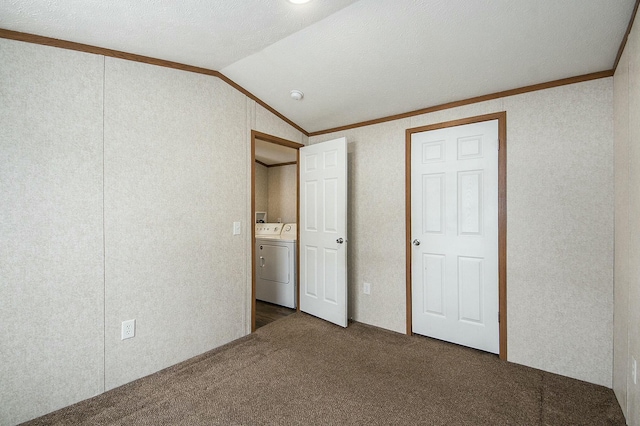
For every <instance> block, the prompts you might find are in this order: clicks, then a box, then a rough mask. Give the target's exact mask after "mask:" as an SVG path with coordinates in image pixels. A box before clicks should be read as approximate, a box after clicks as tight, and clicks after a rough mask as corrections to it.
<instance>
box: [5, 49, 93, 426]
mask: <svg viewBox="0 0 640 426" xmlns="http://www.w3.org/2000/svg"><path fill="white" fill-rule="evenodd" d="M103 61H104V58H102V57H100V56H96V55H90V54H84V53H77V52H70V51H61V50H58V49H54V48H50V47H44V46H37V45H30V44H25V43H21V42H16V41H9V40H4V39H0V200H1V201H0V424H2V425H11V424H16V423H18V422H21V421H25V420H28V419H30V418H32V417H35V416H37V415H40V414H44V413H46V412H49V411H52V410H55V409H57V408H61V407H63V406H65V405H68V404H71V403H74V402H76V401H79V400H81V399H84V398H88V397H91V396H94V395H96V394H98V393H100V392H101V391H102V390H103V380H104V371H103V354H104V344H103V316H104V311H103V308H104V299H103V292H104V286H103V279H104V276H103V274H104V271H103V238H102V235H103V234H102V76H103V64H104V62H103Z"/></svg>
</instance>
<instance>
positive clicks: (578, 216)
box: [310, 78, 613, 387]
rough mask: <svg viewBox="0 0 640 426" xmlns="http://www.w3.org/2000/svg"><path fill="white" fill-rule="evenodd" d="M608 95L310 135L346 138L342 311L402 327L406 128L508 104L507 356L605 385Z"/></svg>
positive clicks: (514, 100)
mask: <svg viewBox="0 0 640 426" xmlns="http://www.w3.org/2000/svg"><path fill="white" fill-rule="evenodd" d="M612 92H613V91H612V79H611V78H607V79H600V80H596V81H591V82H585V83H579V84H574V85H570V86H563V87H558V88H553V89H547V90H544V91H539V92H533V93H527V94H522V95H518V96H513V97H508V98H502V99H496V100H493V101H488V102H484V103H479V104H474V105H468V106H465V107H460V108H455V109H450V110H445V111H439V112H435V113H431V114H425V115H422V116H416V117H411V118H405V119H402V120H397V121H392V122H387V123H382V124H378V125H373V126H367V127H362V128H357V129H352V130H348V131H345V132H337V133H333V134H328V135H322V136H317V137H312V138H311V140H310V143H318V142H321V141H324V140H329V139H334V138H336V137H340V136H346V137H347V141H348V151H349V160H348V161H349V206H348V208H349V242H350V244H349V259H348V261H349V297H350V305H349V309H350V310H349V316H350V317H351V318H353V319H355V320H357V321H362V322H365V323H369V324H373V325H377V326H380V327H384V328H388V329H391V330H395V331H398V332H404V330H405V254H404V250H405V241H404V238H405V236H404V235H405V234H404V233H405V208H404V192H405V185H404V170H405V165H404V161H405V152H404V150H405V133H404V132H405V130H406V129H407V128H412V127H418V126H423V125H427V124H432V123H438V122H444V121H449V120H454V119H458V118H464V117H471V116H476V115H481V114H487V113H493V112H498V111H507V159H508V160H507V191H508V194H507V217H508V218H507V228H508V229H507V251H508V254H507V280H508V284H507V286H508V288H507V293H508V297H507V300H508V312H507V314H508V359H509V360H510V361H513V362H517V363H520V364H524V365H529V366H532V367H535V368H540V369H543V370H547V371H551V372H554V373H558V374H562V375H566V376H570V377H575V378H578V379H582V380H586V381H590V382H593V383H597V384H601V385H605V386H609V387H610V386H611V374H612V373H611V365H612V321H613V300H612V298H613V283H612V279H613V278H612V275H613V104H612V102H613V100H612V98H613V93H612ZM365 281H366V282H370V283H371V284H372V290H371V295H365V294H363V292H362V284H363V282H365Z"/></svg>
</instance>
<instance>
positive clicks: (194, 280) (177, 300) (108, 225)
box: [0, 39, 307, 425]
mask: <svg viewBox="0 0 640 426" xmlns="http://www.w3.org/2000/svg"><path fill="white" fill-rule="evenodd" d="M0 57H1V58H2V61H1V62H0V93H2V102H0V199H2V202H1V203H0V235H2V238H0V283H2V284H1V286H0V342H2V343H1V344H0V359H1V360H2V362H0V383H1V385H0V407H2V408H1V409H0V424H2V425H5V424H7V425H10V424H15V423H19V422H22V421H25V420H28V419H31V418H33V417H36V416H39V415H42V414H45V413H47V412H49V411H52V410H55V409H57V408H61V407H63V406H66V405H69V404H72V403H74V402H77V401H80V400H82V399H85V398H89V397H92V396H94V395H97V394H99V393H101V392H103V391H105V390H108V389H111V388H113V387H115V386H119V385H121V384H123V383H126V382H128V381H130V380H133V379H136V378H138V377H141V376H144V375H146V374H149V373H153V372H154V371H157V370H159V369H162V368H165V367H168V366H170V365H172V364H175V363H176V362H179V361H182V360H184V359H187V358H190V357H192V356H194V355H197V354H200V353H202V352H204V351H206V350H209V349H212V348H214V347H217V346H219V345H221V344H223V343H226V342H228V341H230V340H232V339H235V338H237V337H240V336H242V335H244V334H245V333H247V332H248V330H249V328H250V321H249V318H250V317H249V313H250V310H249V308H250V288H251V287H250V283H251V274H250V272H249V271H250V259H251V257H250V254H251V253H252V243H251V241H250V238H249V235H250V233H247V230H248V229H247V226H248V225H249V226H250V225H252V224H253V218H250V217H249V216H250V188H251V182H250V179H249V177H250V170H251V162H250V157H251V152H250V149H249V147H250V140H251V139H250V130H251V129H256V130H259V131H262V132H265V133H270V134H273V135H276V136H279V137H284V138H288V139H291V140H294V141H296V142H302V143H304V142H306V141H307V139H306V137H304V136H303V135H302V133H301V132H299V131H297V130H295V129H293V128H292V127H291V126H289V125H288V124H286V123H284V122H282V120H280V119H279V118H277V117H276V116H275V115H273V114H272V113H270V112H268V111H266V110H265V109H264V108H262V107H260V106H259V105H256V103H255V102H254V101H252V100H250V99H248V98H246V97H245V96H244V95H242V94H241V93H239V92H237V91H236V90H235V89H233V88H231V87H230V86H228V85H227V84H225V83H223V82H222V81H220V80H219V79H216V78H214V77H209V76H204V75H200V74H193V73H188V72H183V71H178V70H173V69H167V68H161V67H155V66H152V65H147V64H140V63H134V62H128V61H123V60H120V59H115V58H105V57H102V56H99V55H92V54H85V53H80V52H72V51H67V50H62V49H56V48H51V47H45V46H38V45H32V44H27V43H22V42H17V41H11V40H5V39H0ZM234 221H240V222H242V224H243V225H242V231H243V232H242V235H239V236H233V235H232V223H233V222H234ZM127 319H136V336H135V338H133V339H129V340H125V341H122V340H120V325H121V322H122V321H123V320H127ZM105 321H106V322H105Z"/></svg>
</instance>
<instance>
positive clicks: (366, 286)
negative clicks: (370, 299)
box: [362, 283, 371, 294]
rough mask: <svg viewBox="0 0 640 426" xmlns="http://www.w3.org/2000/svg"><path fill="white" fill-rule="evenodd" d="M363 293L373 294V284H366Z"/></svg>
mask: <svg viewBox="0 0 640 426" xmlns="http://www.w3.org/2000/svg"><path fill="white" fill-rule="evenodd" d="M362 291H364V294H371V283H364V286H363V288H362Z"/></svg>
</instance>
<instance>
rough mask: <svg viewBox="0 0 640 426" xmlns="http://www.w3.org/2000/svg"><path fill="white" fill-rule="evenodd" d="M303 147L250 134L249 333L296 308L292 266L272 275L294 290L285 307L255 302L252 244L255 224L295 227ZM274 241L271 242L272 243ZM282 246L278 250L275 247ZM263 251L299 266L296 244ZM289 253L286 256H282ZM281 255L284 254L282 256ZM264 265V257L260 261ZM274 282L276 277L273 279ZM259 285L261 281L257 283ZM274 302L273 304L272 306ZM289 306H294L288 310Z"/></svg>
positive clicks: (296, 235)
mask: <svg viewBox="0 0 640 426" xmlns="http://www.w3.org/2000/svg"><path fill="white" fill-rule="evenodd" d="M303 146H304V145H302V144H299V143H297V142H293V141H289V140H286V139H282V138H279V137H276V136H272V135H268V134H266V133H261V132H258V131H255V130H252V131H251V218H252V223H251V248H252V252H251V332H254V331H255V330H256V328H257V327H260V326H262V325H266V324H267V323H268V322H270V321H274V320H276V319H279V318H282V317H284V316H287V315H289V314H290V313H293V312H295V311H297V310H299V309H300V307H299V306H300V303H299V272H298V268H297V267H294V268H293V269H292V270H293V273H292V274H288V275H287V271H288V268H287V270H286V271H284V272H283V271H282V270H279V269H276V270H275V271H274V272H273V274H275V275H278V274H280V273H283V274H284V275H286V276H287V277H288V279H289V280H291V281H292V282H293V285H294V287H293V288H289V290H287V291H288V292H289V291H290V290H295V291H294V293H293V294H289V298H288V299H289V303H284V304H285V305H289V307H286V306H281V303H279V300H280V299H275V300H272V299H270V298H269V297H263V299H267V300H266V301H262V300H257V299H256V298H257V293H258V291H257V287H256V284H257V279H256V278H257V274H256V273H257V268H258V267H259V265H257V257H256V256H257V255H256V253H257V244H256V224H262V225H265V226H269V224H271V223H273V224H280V225H281V226H279V225H273V226H272V228H274V229H272V231H273V232H275V230H278V231H284V229H282V228H283V226H284V225H285V224H293V223H295V224H297V223H298V222H299V220H298V219H299V211H300V204H299V196H298V194H299V190H300V182H299V181H300V178H299V170H298V163H299V152H298V150H299V149H300V148H301V147H303ZM269 177H271V181H272V185H271V188H270V185H269ZM270 193H271V196H272V198H273V199H272V202H271V205H269V198H270V197H269V195H270ZM291 231H293V235H292V239H294V240H295V241H297V240H298V239H299V231H297V226H296V227H293V228H292V229H289V232H290V233H291ZM274 242H275V240H274ZM278 245H282V247H276V246H278ZM261 248H263V249H264V250H265V251H269V250H270V251H269V253H270V255H274V256H276V257H277V258H278V259H279V260H280V259H282V258H283V256H284V258H286V259H285V260H287V261H289V262H291V263H293V264H294V265H298V264H299V258H300V256H299V248H298V245H297V244H295V243H294V244H278V243H276V244H274V245H273V247H271V245H268V246H267V245H264V246H263V247H261ZM287 250H289V251H290V253H288V254H286V251H287ZM282 253H285V254H284V255H282ZM262 261H263V264H261V265H262V266H264V262H265V260H264V257H263V258H262ZM275 280H276V281H277V280H278V278H275ZM261 282H262V281H261ZM294 297H295V301H294V302H293V304H291V303H290V302H291V298H294ZM273 302H275V303H273ZM291 306H295V308H294V309H291Z"/></svg>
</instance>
